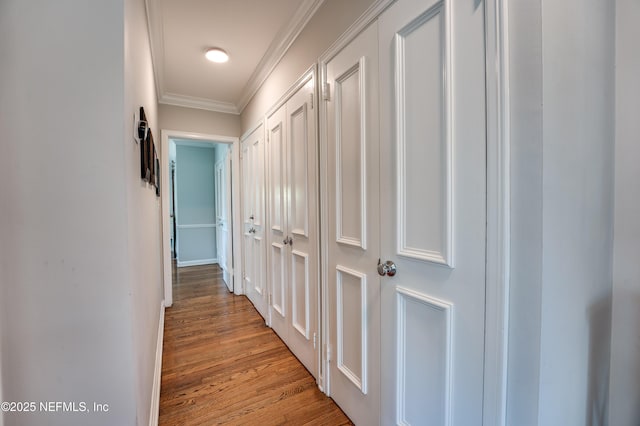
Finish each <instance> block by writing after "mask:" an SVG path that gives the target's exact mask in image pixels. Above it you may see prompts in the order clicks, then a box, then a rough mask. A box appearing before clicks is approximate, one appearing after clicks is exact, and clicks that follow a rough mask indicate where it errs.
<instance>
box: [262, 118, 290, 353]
mask: <svg viewBox="0 0 640 426" xmlns="http://www.w3.org/2000/svg"><path fill="white" fill-rule="evenodd" d="M286 121H287V120H286V105H283V106H281V107H280V108H279V109H278V110H277V111H276V112H274V113H273V114H271V115H270V116H269V117H268V118H267V153H268V171H269V172H268V176H269V181H268V191H267V193H268V197H269V202H268V206H269V227H268V229H267V233H268V236H269V238H268V241H269V268H268V269H270V271H269V272H268V277H269V286H270V298H269V306H270V310H271V315H270V317H271V327H272V328H273V329H274V330H275V332H276V333H278V335H279V336H280V338H282V340H284V342H285V343H287V339H288V331H289V328H288V327H287V323H288V322H290V319H289V315H290V313H289V311H288V309H287V307H288V303H287V302H288V296H289V283H288V275H289V274H288V257H289V256H288V250H287V248H288V245H289V241H288V238H289V235H288V234H287V226H288V224H287V207H286V206H287V203H288V200H287V187H286V181H285V180H286V178H287V169H286V167H287V157H286V155H287V150H286V135H287V131H286V128H285V126H286V124H287V123H286Z"/></svg>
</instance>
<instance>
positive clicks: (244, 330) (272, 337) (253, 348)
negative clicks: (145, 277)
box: [159, 265, 352, 426]
mask: <svg viewBox="0 0 640 426" xmlns="http://www.w3.org/2000/svg"><path fill="white" fill-rule="evenodd" d="M173 274H174V275H173V300H174V302H173V306H172V307H171V308H168V309H167V311H166V314H165V330H164V349H163V357H162V385H161V392H160V422H159V423H160V425H171V426H173V425H214V424H238V425H240V424H242V425H252V424H260V425H284V424H291V425H307V424H308V425H350V424H352V423H351V422H350V421H349V419H348V418H347V417H346V416H345V415H344V413H343V412H342V411H341V410H340V408H339V407H338V406H337V405H336V404H335V403H334V402H333V400H331V399H330V398H328V397H326V396H325V395H324V394H322V392H320V390H319V389H318V387H317V386H316V383H315V380H314V378H313V377H312V376H311V375H310V374H309V372H308V371H307V370H306V369H305V368H304V367H303V366H302V364H301V363H300V362H299V361H298V360H297V359H296V358H295V357H294V356H293V355H292V354H291V352H290V351H289V350H288V349H287V347H286V346H285V344H284V343H283V342H282V341H281V340H280V339H279V338H278V336H277V335H276V334H275V333H274V332H273V331H272V330H271V329H270V328H268V327H266V326H265V325H264V320H263V319H262V317H261V316H260V315H259V314H258V313H257V311H256V310H255V309H254V308H253V305H252V304H251V302H249V300H248V299H247V298H246V297H244V296H236V295H233V294H231V293H229V292H228V291H227V288H226V286H225V284H224V282H223V281H222V270H221V269H220V268H219V267H218V266H217V265H207V266H193V267H187V268H180V269H179V270H177V268H175V267H174V270H173Z"/></svg>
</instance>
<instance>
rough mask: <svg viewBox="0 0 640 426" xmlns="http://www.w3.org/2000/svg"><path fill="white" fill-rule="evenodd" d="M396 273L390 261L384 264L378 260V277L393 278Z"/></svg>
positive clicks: (393, 264)
mask: <svg viewBox="0 0 640 426" xmlns="http://www.w3.org/2000/svg"><path fill="white" fill-rule="evenodd" d="M396 272H397V270H396V264H395V263H393V262H392V261H391V260H387V261H386V262H384V263H381V262H380V260H378V275H380V276H381V277H384V276H385V275H386V276H388V277H393V276H394V275H395V274H396Z"/></svg>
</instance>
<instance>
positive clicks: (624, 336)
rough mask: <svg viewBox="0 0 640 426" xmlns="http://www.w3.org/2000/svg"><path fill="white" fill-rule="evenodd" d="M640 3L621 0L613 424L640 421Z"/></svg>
mask: <svg viewBox="0 0 640 426" xmlns="http://www.w3.org/2000/svg"><path fill="white" fill-rule="evenodd" d="M639 21H640V3H639V2H638V1H637V0H617V1H616V155H615V161H616V176H615V240H614V261H613V265H614V269H613V330H612V342H611V386H610V389H611V394H610V417H609V420H610V421H609V424H611V425H612V426H637V425H638V424H640V331H639V330H640V261H639V260H640V167H639V166H638V159H639V158H640V82H639V81H638V76H640V54H638V40H640V28H639V27H638V22H639Z"/></svg>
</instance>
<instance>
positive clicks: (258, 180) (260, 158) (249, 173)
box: [240, 124, 269, 324]
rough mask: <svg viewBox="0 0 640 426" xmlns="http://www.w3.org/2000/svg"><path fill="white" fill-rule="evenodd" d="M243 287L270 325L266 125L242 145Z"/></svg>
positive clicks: (255, 131) (243, 141)
mask: <svg viewBox="0 0 640 426" xmlns="http://www.w3.org/2000/svg"><path fill="white" fill-rule="evenodd" d="M240 157H241V163H242V234H243V239H242V255H243V265H244V272H243V274H242V278H243V288H244V291H245V293H246V295H247V297H248V298H249V300H251V302H252V303H253V305H254V306H255V308H256V310H257V311H258V312H259V313H260V315H262V317H263V318H264V319H265V322H266V323H267V324H269V311H268V305H267V297H268V289H267V279H266V275H267V274H266V266H267V261H266V257H267V249H266V243H265V240H264V229H265V223H266V214H265V210H266V209H265V178H266V164H265V162H266V158H265V143H264V126H263V125H262V124H260V125H259V126H258V127H257V128H256V129H254V130H253V131H252V132H251V133H250V134H249V135H248V136H247V137H246V138H244V139H243V140H242V144H241V155H240Z"/></svg>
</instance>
